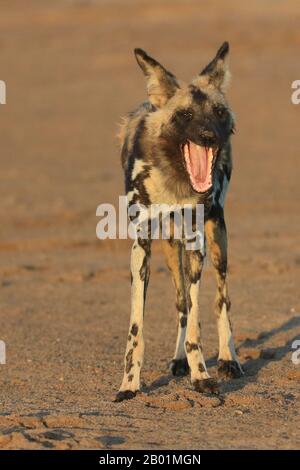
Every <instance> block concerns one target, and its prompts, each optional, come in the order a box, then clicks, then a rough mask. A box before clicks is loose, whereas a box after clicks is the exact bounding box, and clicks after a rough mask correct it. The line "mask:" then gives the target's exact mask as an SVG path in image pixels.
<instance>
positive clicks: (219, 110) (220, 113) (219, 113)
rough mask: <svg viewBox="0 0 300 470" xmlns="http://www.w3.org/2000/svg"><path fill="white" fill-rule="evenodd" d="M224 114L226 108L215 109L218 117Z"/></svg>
mask: <svg viewBox="0 0 300 470" xmlns="http://www.w3.org/2000/svg"><path fill="white" fill-rule="evenodd" d="M225 113H226V108H220V107H218V108H216V114H217V116H218V117H220V118H222V117H223V116H225Z"/></svg>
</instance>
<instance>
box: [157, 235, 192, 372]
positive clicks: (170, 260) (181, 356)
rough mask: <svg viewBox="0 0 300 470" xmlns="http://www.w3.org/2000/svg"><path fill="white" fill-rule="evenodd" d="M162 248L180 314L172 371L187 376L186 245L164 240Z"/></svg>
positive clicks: (171, 364) (176, 241)
mask: <svg viewBox="0 0 300 470" xmlns="http://www.w3.org/2000/svg"><path fill="white" fill-rule="evenodd" d="M162 246H163V250H164V253H165V257H166V261H167V265H168V268H169V270H170V272H171V274H172V279H173V283H174V286H175V289H176V309H177V312H178V332H177V340H176V347H175V353H174V357H173V359H172V361H171V363H170V370H171V372H172V374H173V375H185V374H187V373H188V371H189V366H188V362H187V358H186V353H185V349H184V341H185V334H186V324H187V312H188V309H187V302H186V292H185V278H184V266H183V256H184V244H183V242H182V241H180V240H174V239H170V240H162Z"/></svg>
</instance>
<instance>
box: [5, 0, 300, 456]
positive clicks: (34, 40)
mask: <svg viewBox="0 0 300 470" xmlns="http://www.w3.org/2000/svg"><path fill="white" fill-rule="evenodd" d="M0 9H1V13H0V79H1V80H4V81H5V82H6V86H7V104H6V105H1V106H0V136H1V137H0V149H1V151H0V161H1V171H0V201H1V204H0V217H1V226H0V260H1V262H0V266H1V267H0V276H1V278H0V282H1V294H0V319H1V329H0V339H2V340H5V342H6V344H7V351H8V353H7V354H8V356H7V363H8V364H7V366H5V367H2V366H1V369H0V390H1V399H0V401H1V404H2V408H3V410H4V411H5V412H6V413H8V414H9V413H12V410H14V412H15V413H19V414H20V415H22V413H23V414H26V413H29V412H34V413H35V412H36V413H37V412H38V411H40V410H43V409H44V410H45V409H46V410H48V411H47V412H49V413H51V412H53V410H54V412H55V413H59V412H62V410H64V412H65V413H69V414H70V415H72V416H73V414H74V413H78V412H79V411H81V412H85V411H86V410H91V409H94V408H96V410H97V413H98V415H97V414H96V415H95V417H94V419H95V422H94V426H95V429H101V430H102V431H101V433H100V435H99V432H98V434H97V431H93V432H92V431H89V430H88V425H87V424H86V422H85V421H84V420H83V419H82V422H81V424H79V425H78V428H79V429H81V431H80V432H81V434H80V432H79V431H78V433H79V434H78V436H79V437H78V436H77V437H78V439H77V441H78V442H77V444H76V443H75V441H74V439H73V440H72V438H71V437H69V438H66V439H65V440H66V442H65V446H66V448H68V446H69V447H71V448H72V447H76V446H86V447H93V446H94V447H95V446H96V447H98V446H104V447H105V446H106V445H108V444H107V443H109V442H111V443H112V444H111V445H113V443H115V444H114V445H115V446H117V447H122V446H123V447H127V448H128V447H130V446H142V447H143V446H144V447H145V446H148V448H149V446H150V447H151V446H154V447H155V445H156V446H160V445H161V446H169V447H170V448H171V447H172V446H173V447H174V446H176V443H178V439H181V440H180V442H181V443H182V446H186V447H188V446H191V447H193V446H194V448H197V446H198V445H200V444H199V440H198V434H197V429H198V421H197V419H196V417H195V416H194V415H192V416H191V415H190V414H189V413H192V410H189V409H187V410H186V411H185V412H184V413H185V414H184V413H183V414H182V415H181V419H182V420H183V421H182V422H183V423H185V420H186V423H188V427H189V429H190V435H189V436H186V435H185V432H184V426H183V429H178V426H177V418H176V416H173V415H172V416H171V415H170V416H169V417H168V418H166V421H163V423H161V427H160V429H159V434H158V435H156V438H155V439H156V440H155V439H154V438H153V437H151V436H152V434H151V433H152V432H153V431H154V430H156V424H155V423H156V421H155V420H157V419H158V416H160V413H161V412H162V410H163V409H164V407H163V406H162V405H161V404H158V405H157V406H156V410H155V411H153V415H152V416H150V415H149V410H148V411H147V409H146V408H145V404H144V403H143V402H140V403H137V404H136V405H135V408H134V410H133V411H132V412H131V413H132V415H131V416H132V420H134V419H136V420H137V421H135V422H134V424H133V430H134V429H138V430H139V437H138V436H137V434H135V433H134V432H133V430H132V432H131V431H130V430H129V429H128V428H129V427H130V426H129V424H130V423H131V424H132V421H130V420H129V418H128V417H127V418H126V416H125V415H123V414H122V413H125V411H126V406H127V405H120V408H119V410H121V411H118V412H117V411H116V412H115V411H113V410H110V417H108V415H106V412H105V410H107V409H110V408H111V399H112V397H113V394H114V393H115V391H116V389H117V388H118V386H119V382H120V380H121V376H122V360H123V359H122V356H123V348H124V346H125V339H126V332H127V327H128V321H129V273H128V266H129V247H130V243H129V242H127V241H124V242H120V241H107V242H106V241H105V242H104V241H99V240H96V235H95V229H96V224H97V218H96V216H95V211H96V207H97V206H98V205H99V204H100V203H102V202H111V203H117V201H118V196H119V195H121V194H123V191H124V188H123V175H122V171H121V165H120V158H119V149H118V144H117V140H116V134H117V131H118V123H119V122H120V118H121V116H122V115H124V114H125V113H126V112H127V111H129V110H131V109H134V108H135V107H136V106H137V105H138V104H139V103H140V102H141V101H142V100H144V99H145V96H146V90H145V81H144V77H143V75H142V73H141V71H140V69H139V68H138V66H137V64H136V62H135V59H134V56H133V49H134V48H135V47H142V48H143V49H145V50H146V51H147V52H148V53H149V54H150V55H152V56H154V57H155V58H156V59H157V60H159V61H160V62H161V63H162V64H163V65H164V66H165V67H166V68H167V69H169V70H171V71H172V72H173V73H174V74H175V75H177V76H178V77H179V78H180V79H183V80H187V81H188V80H191V79H192V78H193V77H194V76H195V75H196V74H197V73H198V72H199V71H200V70H201V69H202V68H203V66H205V65H206V64H207V63H208V62H209V61H210V60H211V58H212V57H213V56H214V54H215V52H216V50H217V49H218V47H219V46H220V45H221V43H222V42H223V41H224V40H228V41H229V43H230V48H231V49H230V68H231V72H232V76H233V78H232V85H231V88H230V91H229V101H230V104H231V106H232V109H233V111H234V112H235V114H236V119H237V133H236V135H235V136H234V137H233V157H234V173H233V177H232V184H231V187H230V191H229V194H228V198H227V208H226V211H227V225H228V230H229V256H230V258H229V263H230V267H229V269H230V292H231V297H232V300H233V313H232V315H233V322H234V325H235V331H236V334H237V343H238V344H239V345H240V354H241V358H242V360H244V362H245V363H246V366H245V367H246V370H247V372H248V376H249V375H250V376H251V377H252V378H251V381H249V379H247V378H246V379H245V381H244V382H243V380H244V379H241V380H242V381H241V382H240V385H238V386H232V387H233V388H230V387H229V389H228V390H229V392H230V393H232V395H231V397H236V396H239V393H243V394H244V395H245V394H246V396H247V397H248V401H247V400H246V401H247V404H248V405H247V406H248V408H249V409H250V410H251V417H250V418H252V419H253V420H254V418H255V422H256V426H257V423H258V422H259V423H260V426H261V427H262V428H263V427H264V426H268V416H270V415H272V416H274V415H277V417H276V419H277V420H278V422H277V425H276V419H275V418H274V420H275V421H274V423H275V424H274V426H273V428H272V429H271V430H270V429H268V439H266V440H265V441H262V440H261V439H263V438H262V437H261V438H258V436H256V433H255V432H254V424H253V423H254V421H253V422H252V424H251V419H250V418H249V417H248V418H249V419H250V422H247V420H246V421H245V422H243V426H244V433H243V434H240V435H239V438H238V439H239V440H237V438H236V436H234V434H233V433H234V426H233V422H234V421H231V419H233V416H231V414H230V413H229V414H228V413H227V412H226V413H225V411H224V412H222V411H220V414H219V415H218V416H219V417H220V419H219V418H218V419H217V418H216V417H215V418H216V419H214V425H211V413H213V412H212V411H211V410H212V408H209V409H208V410H204V411H203V412H202V425H203V428H204V429H206V433H205V437H204V440H202V443H201V445H203V446H206V447H209V446H224V447H226V446H230V445H233V444H232V439H233V436H234V439H235V440H234V442H235V445H236V446H237V447H238V446H245V445H249V446H250V447H251V446H252V447H255V446H260V445H265V446H269V447H276V446H278V445H282V446H286V447H293V446H295V445H296V442H299V440H298V441H297V439H298V436H297V435H296V430H295V427H294V421H293V420H294V419H296V417H295V416H296V411H295V409H294V408H293V406H295V403H296V402H297V400H296V398H295V397H296V396H297V387H296V380H299V377H298V376H297V377H298V378H297V377H296V379H295V378H294V379H291V380H290V381H289V382H285V381H284V379H282V381H281V382H280V380H281V379H280V377H281V376H282V375H283V370H285V371H286V370H288V369H289V368H291V370H293V369H292V367H293V366H292V364H291V361H290V358H289V351H290V343H291V340H292V339H293V338H294V337H297V335H300V328H299V314H298V313H297V312H299V308H300V307H299V268H300V248H299V247H300V243H299V242H300V236H299V233H300V230H299V229H300V222H299V217H298V214H299V197H300V185H299V153H300V142H299V116H300V107H299V106H295V105H293V104H292V103H291V93H292V90H291V83H292V82H293V81H294V80H296V79H300V61H299V51H300V8H299V2H298V0H263V1H262V0H252V1H251V2H241V1H238V0H227V1H226V2H224V1H220V0H210V1H199V0H185V1H183V0H164V1H163V0H151V1H146V0H107V1H104V0H94V1H92V0H91V1H88V0H78V1H75V0H73V1H71V0H61V1H58V0H52V1H45V0H26V5H25V2H23V1H21V0H1V7H0ZM214 289H215V286H214V279H213V274H212V271H211V269H210V267H209V266H208V269H207V273H206V275H205V277H204V281H203V291H202V295H201V305H202V308H203V310H202V313H201V315H202V318H203V323H204V334H205V340H204V344H205V348H206V354H207V357H208V358H209V357H213V356H214V355H215V354H216V352H217V337H216V332H215V319H214V318H213V315H212V313H211V310H212V308H211V303H212V299H213V297H214ZM162 298H163V299H164V303H163V305H162V304H161V299H162ZM173 306H174V295H173V290H172V286H171V282H170V279H169V275H168V273H167V272H166V269H165V266H164V262H163V260H162V259H161V257H160V248H159V245H158V244H157V246H156V245H155V247H154V255H153V275H152V278H151V283H150V292H149V301H148V309H147V316H146V337H147V339H146V346H147V351H146V364H145V374H144V377H145V381H146V383H148V384H149V383H150V384H151V383H152V382H153V381H155V380H157V378H159V377H161V375H162V374H163V373H164V372H163V371H165V364H166V361H167V359H170V358H171V356H172V353H173V348H174V345H175V335H176V328H175V323H176V322H175V312H174V311H175V308H174V307H173ZM157 318H159V319H160V322H159V323H158V322H156V319H157ZM263 331H265V332H268V333H267V335H266V336H265V338H266V339H265V340H263V339H258V337H259V334H261V333H262V332H263ZM166 339H168V340H167V341H166ZM247 339H248V340H249V341H250V342H249V341H248V343H247V341H246V340H247ZM251 341H252V343H251ZM245 345H246V346H247V347H248V349H249V348H250V347H251V348H252V353H250V352H249V351H248V352H245ZM243 347H244V353H243ZM264 347H267V348H271V349H272V351H273V350H275V352H274V351H273V352H274V355H273V359H276V360H274V361H273V362H272V361H266V360H264V359H262V358H261V357H260V354H261V352H260V351H261V350H262V348H264ZM251 348H250V349H251ZM253 351H254V352H253ZM243 354H244V356H243ZM251 354H252V355H251ZM209 365H211V366H212V367H213V366H214V362H211V363H210V362H209ZM147 374H148V375H147ZM274 377H275V378H274ZM274 381H275V382H274ZM276 381H277V382H276ZM186 383H188V382H186ZM297 383H298V382H297ZM174 386H175V385H174ZM176 386H177V387H179V389H178V390H179V392H178V393H179V395H180V390H181V389H180V386H181V384H179V385H178V384H177V385H176ZM183 386H184V387H185V386H186V384H185V383H184V384H183ZM234 387H235V388H234ZM293 387H294V388H293ZM226 390H227V389H226ZM228 390H227V391H228ZM298 390H299V389H298ZM153 393H156V394H158V395H159V397H160V395H163V396H168V393H169V392H168V385H166V384H165V388H164V387H162V388H161V389H158V390H156V391H155V392H153ZM259 393H261V394H262V396H264V397H266V402H264V403H263V407H264V410H265V415H264V417H262V416H261V415H260V412H259V410H258V409H256V408H255V407H256V406H257V407H258V406H260V407H261V403H260V405H259V404H258V402H256V401H255V400H256V397H257V395H258V394H259ZM288 393H289V394H292V396H293V397H294V398H293V399H290V401H286V402H285V401H284V400H285V398H284V397H285V396H286V395H287V394H288ZM268 394H269V395H268ZM271 396H272V397H273V398H274V397H275V399H276V400H277V403H282V400H283V401H284V406H285V410H286V413H287V414H286V415H284V416H281V415H280V412H279V409H277V408H276V407H277V406H279V405H276V403H275V402H276V400H275V402H274V400H273V401H272V400H271V398H270V397H271ZM298 396H299V391H298ZM267 398H270V400H267ZM159 399H161V397H160V398H159ZM231 399H232V400H233V399H235V398H231ZM174 400H175V399H174ZM182 400H183V402H184V399H183V398H182ZM295 400H296V401H295ZM175 401H176V400H175ZM177 401H178V400H177ZM179 401H180V400H179ZM171 402H172V400H171ZM159 403H161V402H159ZM184 403H185V402H184ZM230 403H231V402H230V400H229V401H228V403H227V406H228V407H229V408H230V406H231V405H230ZM165 406H166V405H165ZM122 407H123V408H122ZM187 408H188V406H187ZM99 409H100V410H101V412H100V415H99ZM174 409H175V408H174ZM260 409H261V408H260ZM49 410H50V411H49ZM51 410H52V411H51ZM122 410H123V411H122ZM124 410H125V411H124ZM256 412H257V414H255V413H256ZM114 413H115V414H114ZM222 413H223V414H222ZM268 413H269V415H268ZM125 414H126V413H125ZM138 415H139V416H144V418H145V422H144V423H142V422H141V421H138V418H137V416H138ZM175 415H176V413H175ZM287 416H289V419H288V421H289V423H290V424H289V426H290V428H289V429H288V430H287V429H285V432H286V434H287V436H288V437H287V438H284V436H283V435H281V434H282V432H283V431H282V423H283V422H285V421H286V420H287ZM153 417H154V420H153ZM221 418H222V420H221ZM78 419H79V418H78ZM241 419H242V418H241ZM126 420H127V421H126ZM128 420H129V421H128ZM147 420H149V421H147ZM116 423H118V424H117V428H118V429H119V431H118V434H117V437H118V438H119V440H118V439H117V440H115V441H114V440H112V441H109V436H111V435H114V431H113V429H114V427H116ZM164 423H165V424H164ZM142 425H143V426H142ZM57 426H58V425H57ZM90 428H91V423H90ZM90 428H89V429H90ZM105 429H106V431H105ZM225 429H226V433H225V431H224V430H225ZM170 430H171V431H172V432H170ZM156 431H157V430H156ZM31 432H32V433H33V434H32V435H34V431H31ZM39 432H41V431H40V430H39ZM157 432H158V431H157ZM93 433H94V434H93ZM99 436H100V437H99ZM103 436H104V437H103ZM105 436H108V437H105ZM157 436H158V437H157ZM216 436H221V437H222V439H221V441H219V440H218V439H217V437H216ZM19 437H20V436H19ZM19 437H18V436H17V437H16V436H15V437H14V439H15V441H13V440H12V441H10V442H15V444H11V443H10V444H9V443H8V444H6V445H8V446H9V445H12V446H13V445H15V446H18V445H21V444H20V442H19V441H18V439H19ZM22 439H23V438H22ZM84 439H85V440H84ZM97 439H98V440H97ZM101 439H102V440H101ZM61 441H63V439H61ZM61 441H60V445H63V443H62V442H61ZM155 442H156V444H155ZM158 442H159V443H158ZM78 443H79V444H78ZM153 443H154V444H153ZM23 445H25V447H26V446H31V445H32V446H34V445H37V446H43V443H42V439H39V438H38V437H36V441H34V443H33V441H31V443H30V442H29V441H28V442H27V441H26V442H25V444H24V442H23ZM53 445H55V446H56V445H58V444H57V442H54V444H53ZM195 446H196V447H195ZM167 448H168V447H167Z"/></svg>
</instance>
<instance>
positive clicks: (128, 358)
mask: <svg viewBox="0 0 300 470" xmlns="http://www.w3.org/2000/svg"><path fill="white" fill-rule="evenodd" d="M132 355H133V349H130V350H129V351H128V353H127V354H126V368H125V370H126V373H127V374H129V372H130V370H131V369H132V367H133V361H132Z"/></svg>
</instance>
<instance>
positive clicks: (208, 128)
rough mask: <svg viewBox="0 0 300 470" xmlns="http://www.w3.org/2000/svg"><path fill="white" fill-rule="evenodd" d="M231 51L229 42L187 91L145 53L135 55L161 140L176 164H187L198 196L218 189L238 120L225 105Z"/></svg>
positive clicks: (140, 50)
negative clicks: (216, 178) (218, 172)
mask: <svg viewBox="0 0 300 470" xmlns="http://www.w3.org/2000/svg"><path fill="white" fill-rule="evenodd" d="M228 51H229V44H228V43H227V42H224V44H223V45H222V46H221V47H220V49H219V50H218V52H217V54H216V56H215V57H214V59H213V60H212V61H211V62H210V63H209V64H208V65H207V66H206V67H205V68H204V69H203V70H202V72H201V73H200V74H199V75H198V76H197V77H196V78H195V79H194V80H193V81H192V82H191V83H190V84H189V85H181V84H179V82H178V81H177V79H176V78H175V76H174V75H173V74H171V73H170V72H168V71H167V70H166V69H165V68H164V67H163V66H162V65H161V64H159V63H158V62H157V61H156V60H154V59H153V58H151V57H149V56H148V55H147V54H146V53H145V52H144V51H143V50H142V49H135V55H136V59H137V62H138V64H139V65H140V67H141V68H142V70H143V72H144V74H145V76H146V79H147V91H148V98H149V101H150V103H151V104H152V107H153V111H154V113H153V114H155V115H156V117H155V120H156V123H157V129H158V130H157V132H158V138H159V139H160V142H164V147H165V151H166V153H167V154H168V156H169V158H173V159H174V163H175V160H177V163H178V159H181V161H182V163H183V165H184V167H185V170H186V172H187V174H188V177H189V181H190V184H191V186H192V187H193V189H194V190H195V191H196V192H198V193H205V192H206V191H209V190H210V188H211V187H212V184H213V169H214V166H215V164H216V162H217V159H218V155H219V153H220V152H221V150H222V148H223V147H224V145H225V144H226V143H227V142H228V139H229V137H230V134H231V133H232V132H233V130H234V119H233V115H232V112H231V110H230V109H229V106H228V104H227V101H226V99H225V91H226V87H227V84H228V81H229V71H228V66H227V61H226V59H227V56H228Z"/></svg>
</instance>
